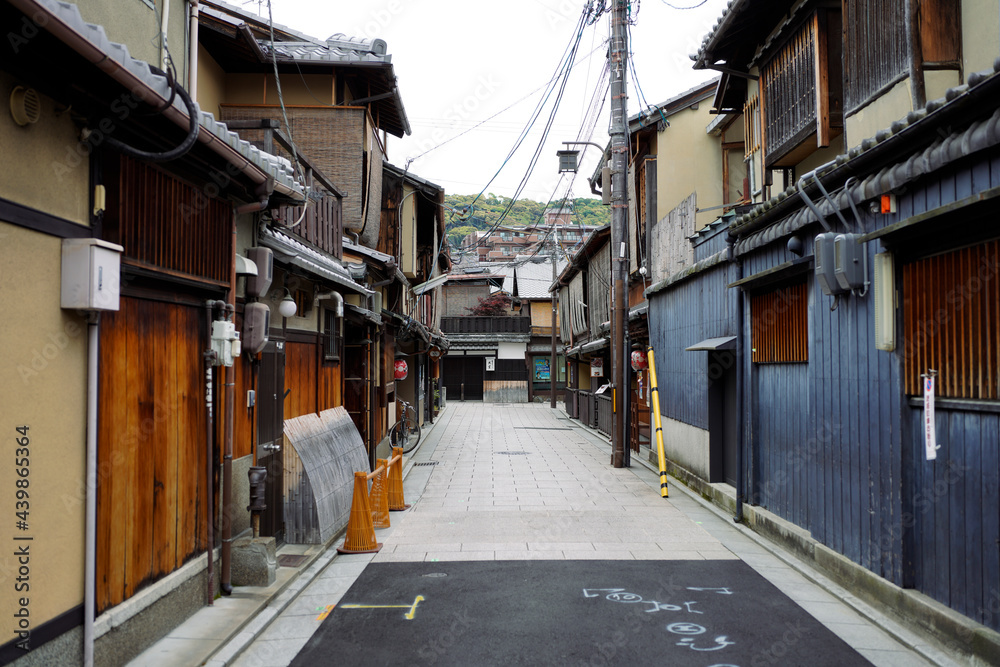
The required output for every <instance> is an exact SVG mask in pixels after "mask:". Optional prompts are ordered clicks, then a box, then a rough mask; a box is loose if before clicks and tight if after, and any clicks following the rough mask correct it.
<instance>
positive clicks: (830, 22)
mask: <svg viewBox="0 0 1000 667" xmlns="http://www.w3.org/2000/svg"><path fill="white" fill-rule="evenodd" d="M841 44H842V42H841V39H840V12H838V11H832V10H827V9H822V8H820V9H817V10H816V11H815V12H814V13H813V14H812V15H811V16H810V17H809V18H808V19H807V20H806V21H804V22H803V23H802V24H801V25H800V26H799V27H798V28H797V29H796V30H794V31H792V32H791V33H790V34H789V36H788V38H787V39H786V40H785V41H784V42H783V43H782V44H781V46H780V47H779V48H777V50H776V51H775V52H774V54H773V55H772V56H771V57H770V58H769V60H768V61H767V62H766V63H764V64H763V65H762V67H761V78H760V85H761V89H762V95H761V97H762V99H761V108H762V110H763V116H764V136H763V140H764V157H765V162H766V166H767V167H768V168H769V169H770V168H776V167H792V166H795V165H796V164H797V163H798V162H800V161H801V160H803V159H804V158H805V157H807V156H808V155H809V154H810V153H812V152H814V151H815V150H816V149H817V148H820V147H825V146H829V145H830V141H831V140H832V139H833V138H834V137H836V136H838V135H839V134H840V133H841V132H842V130H843V126H844V122H843V68H842V66H841V52H842V48H841Z"/></svg>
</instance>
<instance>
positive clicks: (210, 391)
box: [205, 301, 226, 607]
mask: <svg viewBox="0 0 1000 667" xmlns="http://www.w3.org/2000/svg"><path fill="white" fill-rule="evenodd" d="M225 307H226V302H225V301H206V302H205V323H206V325H207V326H208V329H207V335H208V348H207V349H206V350H205V448H206V452H207V454H206V456H205V461H206V464H205V475H206V477H205V485H206V487H207V489H208V521H206V522H205V523H206V524H208V526H207V530H208V536H207V538H206V541H207V544H208V582H207V583H206V585H205V587H206V590H205V603H206V604H207V605H208V606H209V607H211V606H212V605H213V601H214V600H215V492H214V486H213V485H212V480H213V479H214V477H215V475H213V474H212V473H213V472H214V471H215V414H214V410H213V407H214V391H215V384H214V382H213V379H212V378H213V373H214V367H215V359H216V357H215V353H214V352H213V351H212V322H213V321H214V320H215V309H216V308H219V309H224V308H225Z"/></svg>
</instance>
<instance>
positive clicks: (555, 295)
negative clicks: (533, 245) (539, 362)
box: [549, 205, 562, 410]
mask: <svg viewBox="0 0 1000 667" xmlns="http://www.w3.org/2000/svg"><path fill="white" fill-rule="evenodd" d="M559 215H562V206H561V205H560V207H559ZM557 220H558V218H557ZM557 229H558V227H557V224H556V222H555V221H553V223H552V245H551V246H550V247H551V251H552V284H553V285H554V284H555V282H556V278H558V277H559V275H558V271H556V259H557V257H558V255H557V252H558V249H559V248H558V246H559V239H558V238H556V230H557ZM558 311H559V292H558V291H556V290H552V358H551V359H550V360H549V380H550V381H551V383H552V391H551V393H552V397H551V398H550V400H549V407H550V408H552V409H553V410H554V409H555V407H556V315H557V313H558Z"/></svg>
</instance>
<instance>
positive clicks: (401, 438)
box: [389, 401, 420, 454]
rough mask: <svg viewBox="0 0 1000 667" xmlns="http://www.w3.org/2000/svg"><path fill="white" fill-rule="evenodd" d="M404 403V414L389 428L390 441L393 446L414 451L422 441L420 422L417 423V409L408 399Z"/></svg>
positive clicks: (405, 450)
mask: <svg viewBox="0 0 1000 667" xmlns="http://www.w3.org/2000/svg"><path fill="white" fill-rule="evenodd" d="M399 403H400V404H401V405H402V408H401V412H402V413H403V416H402V417H400V419H399V421H398V422H396V423H395V424H393V425H392V429H390V430H389V442H391V443H392V446H393V447H402V448H403V453H404V454H406V453H409V452H412V451H413V450H414V449H415V448H416V446H417V443H418V442H420V424H419V423H417V411H416V410H414V409H413V406H412V405H410V404H409V403H407V402H406V401H399Z"/></svg>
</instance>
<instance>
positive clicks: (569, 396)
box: [566, 387, 579, 419]
mask: <svg viewBox="0 0 1000 667" xmlns="http://www.w3.org/2000/svg"><path fill="white" fill-rule="evenodd" d="M578 399H579V395H578V391H577V390H576V389H570V388H569V387H567V388H566V414H567V415H569V418H570V419H576V415H577V414H578V411H577V407H576V402H577V400H578Z"/></svg>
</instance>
